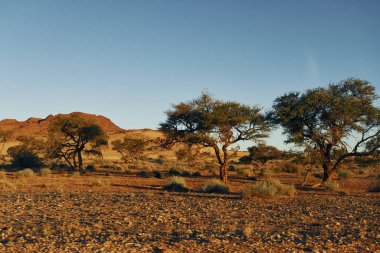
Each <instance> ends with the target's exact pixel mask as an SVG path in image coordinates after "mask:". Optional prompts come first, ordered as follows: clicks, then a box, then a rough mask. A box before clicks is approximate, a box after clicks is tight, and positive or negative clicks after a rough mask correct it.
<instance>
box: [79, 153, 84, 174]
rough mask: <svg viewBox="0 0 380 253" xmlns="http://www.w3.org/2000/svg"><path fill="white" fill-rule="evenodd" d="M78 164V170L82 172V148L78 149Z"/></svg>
mask: <svg viewBox="0 0 380 253" xmlns="http://www.w3.org/2000/svg"><path fill="white" fill-rule="evenodd" d="M78 166H79V172H80V173H82V174H84V172H85V171H84V170H83V159H82V150H79V151H78Z"/></svg>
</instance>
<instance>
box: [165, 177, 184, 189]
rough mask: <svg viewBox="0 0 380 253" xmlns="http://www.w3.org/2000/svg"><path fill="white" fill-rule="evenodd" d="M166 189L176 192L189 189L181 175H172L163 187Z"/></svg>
mask: <svg viewBox="0 0 380 253" xmlns="http://www.w3.org/2000/svg"><path fill="white" fill-rule="evenodd" d="M164 189H165V190H167V191H173V192H174V191H176V192H187V191H189V189H188V188H187V185H186V181H185V179H184V178H182V177H178V176H173V177H171V178H170V179H169V182H168V183H167V185H165V187H164Z"/></svg>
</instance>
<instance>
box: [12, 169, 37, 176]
mask: <svg viewBox="0 0 380 253" xmlns="http://www.w3.org/2000/svg"><path fill="white" fill-rule="evenodd" d="M16 176H17V177H33V176H34V172H33V170H32V169H23V170H19V171H17V172H16Z"/></svg>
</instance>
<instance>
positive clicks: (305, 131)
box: [272, 78, 380, 182]
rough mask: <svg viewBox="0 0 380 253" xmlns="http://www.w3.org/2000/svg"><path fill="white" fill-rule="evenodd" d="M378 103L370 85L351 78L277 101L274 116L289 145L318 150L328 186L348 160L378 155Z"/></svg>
mask: <svg viewBox="0 0 380 253" xmlns="http://www.w3.org/2000/svg"><path fill="white" fill-rule="evenodd" d="M377 99H378V96H377V95H376V93H375V88H374V87H373V86H372V85H371V84H370V83H369V82H367V81H364V80H360V79H353V78H350V79H346V80H342V81H340V82H339V83H336V84H334V83H332V84H330V85H329V86H328V87H327V88H316V89H311V90H307V91H306V92H304V93H302V94H301V93H299V92H291V93H288V94H285V95H283V96H281V97H278V98H277V99H276V100H275V102H274V105H273V109H274V110H273V112H272V116H273V119H274V122H275V123H277V124H280V125H281V126H282V127H283V128H284V134H286V135H287V142H288V143H294V144H296V145H300V146H316V147H317V148H318V150H319V152H320V155H321V157H322V168H323V173H324V176H323V182H326V181H328V180H329V179H330V177H331V175H332V173H333V172H334V171H336V170H337V168H338V166H339V165H340V164H341V162H342V161H343V160H344V159H346V158H347V157H355V156H367V155H371V154H373V153H375V152H378V150H379V147H380V137H379V135H380V127H379V126H380V109H379V108H378V107H376V106H375V105H374V103H375V101H376V100H377Z"/></svg>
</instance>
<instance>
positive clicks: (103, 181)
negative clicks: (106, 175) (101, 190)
mask: <svg viewBox="0 0 380 253" xmlns="http://www.w3.org/2000/svg"><path fill="white" fill-rule="evenodd" d="M91 185H92V186H104V185H109V182H108V181H105V180H101V179H97V180H94V181H92V182H91Z"/></svg>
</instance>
